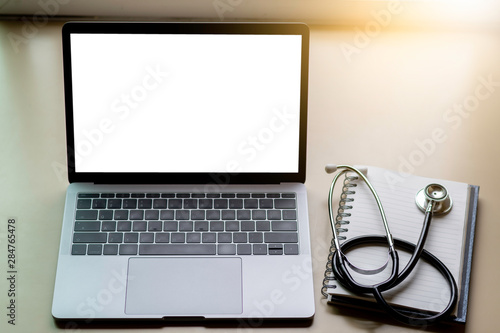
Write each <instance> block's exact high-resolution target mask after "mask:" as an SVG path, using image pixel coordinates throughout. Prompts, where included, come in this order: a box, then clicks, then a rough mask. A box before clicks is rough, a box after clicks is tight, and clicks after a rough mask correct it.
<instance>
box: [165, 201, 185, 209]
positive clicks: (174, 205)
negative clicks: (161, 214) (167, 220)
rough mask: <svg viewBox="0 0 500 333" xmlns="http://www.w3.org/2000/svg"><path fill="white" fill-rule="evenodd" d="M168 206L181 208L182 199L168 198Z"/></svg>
mask: <svg viewBox="0 0 500 333" xmlns="http://www.w3.org/2000/svg"><path fill="white" fill-rule="evenodd" d="M168 208H170V209H180V208H182V199H170V200H168Z"/></svg>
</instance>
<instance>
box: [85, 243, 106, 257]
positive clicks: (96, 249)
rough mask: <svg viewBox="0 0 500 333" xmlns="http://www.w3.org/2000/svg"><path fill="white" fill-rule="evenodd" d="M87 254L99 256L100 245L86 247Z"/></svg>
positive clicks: (100, 251)
mask: <svg viewBox="0 0 500 333" xmlns="http://www.w3.org/2000/svg"><path fill="white" fill-rule="evenodd" d="M87 254H88V255H93V256H100V255H101V254H102V244H89V246H88V247H87Z"/></svg>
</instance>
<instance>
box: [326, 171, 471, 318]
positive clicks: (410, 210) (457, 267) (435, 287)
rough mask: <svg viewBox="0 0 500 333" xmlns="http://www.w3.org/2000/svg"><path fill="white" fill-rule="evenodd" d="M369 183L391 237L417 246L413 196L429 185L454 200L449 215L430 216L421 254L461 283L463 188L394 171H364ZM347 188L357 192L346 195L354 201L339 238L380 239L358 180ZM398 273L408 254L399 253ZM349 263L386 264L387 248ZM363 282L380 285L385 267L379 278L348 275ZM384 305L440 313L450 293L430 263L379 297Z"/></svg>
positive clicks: (360, 252)
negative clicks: (425, 252)
mask: <svg viewBox="0 0 500 333" xmlns="http://www.w3.org/2000/svg"><path fill="white" fill-rule="evenodd" d="M368 179H369V180H370V181H371V182H372V184H373V186H374V188H375V190H376V191H377V193H378V194H379V196H380V198H381V201H382V205H383V206H384V209H385V212H386V215H387V221H388V223H389V228H390V231H391V233H392V235H393V237H394V238H399V239H403V240H407V241H410V242H412V243H414V244H415V243H416V242H417V241H418V238H419V236H420V232H421V229H422V224H423V219H424V213H423V212H422V211H420V210H419V209H418V207H417V206H416V204H415V194H416V193H417V192H418V191H419V190H420V189H422V188H424V187H425V186H426V185H427V184H429V183H440V184H442V185H444V186H445V187H446V188H447V189H448V192H449V194H450V196H451V198H452V200H453V208H452V210H451V211H450V212H449V213H448V214H446V215H444V216H434V217H433V219H432V222H431V226H430V230H429V234H428V237H427V242H426V244H425V247H424V248H425V249H426V250H428V251H430V252H431V253H432V254H434V255H435V256H437V257H438V258H439V259H440V260H441V261H443V263H444V264H445V265H446V266H447V267H448V269H449V270H450V271H451V273H452V274H453V276H454V278H455V281H460V280H459V279H460V272H461V264H462V252H463V242H464V234H465V219H466V209H467V195H468V194H467V193H468V185H467V184H464V183H457V182H450V181H443V180H437V179H430V178H424V177H417V176H407V177H402V176H401V175H400V174H398V173H397V172H393V171H388V170H385V169H380V168H375V167H369V168H368ZM355 182H356V183H357V184H358V185H357V187H354V188H352V189H353V190H354V191H355V192H356V193H355V194H352V195H349V197H351V198H353V199H354V201H353V202H352V203H351V205H352V206H353V208H352V209H350V210H346V212H349V213H351V216H350V217H346V218H344V220H349V221H350V223H349V224H348V225H346V226H345V227H346V228H347V229H348V230H347V232H345V233H342V234H341V235H344V236H346V237H347V239H349V238H352V237H356V236H361V235H385V230H384V227H383V223H382V219H381V217H380V212H379V210H378V207H377V204H376V202H375V200H374V198H373V195H372V194H371V192H370V190H369V189H368V187H367V186H366V185H365V184H364V183H363V182H362V181H361V180H357V181H355ZM398 254H399V257H400V271H401V270H402V269H403V268H404V267H405V265H406V263H407V262H408V260H409V258H410V254H409V253H406V252H403V251H402V250H400V251H398ZM347 257H348V258H349V260H350V261H351V262H352V263H353V264H355V265H356V266H358V267H361V268H368V269H369V268H372V269H373V268H377V267H380V266H381V265H383V264H384V262H385V261H386V260H387V259H388V255H387V247H386V246H385V247H375V248H373V247H370V248H361V249H356V250H353V251H350V252H349V254H348V256H347ZM351 273H352V275H353V277H354V278H355V279H356V280H357V281H359V282H362V283H366V284H373V283H377V282H381V281H384V280H385V279H386V278H387V277H388V276H389V274H390V264H389V266H388V267H387V269H386V270H385V271H384V272H382V273H380V274H379V275H362V274H359V273H356V272H352V271H351ZM336 284H337V288H336V289H329V290H328V292H329V293H331V294H349V292H348V291H346V290H344V289H343V288H342V287H341V286H338V283H336ZM383 295H384V297H385V298H386V300H387V301H389V302H391V303H393V304H398V305H402V306H408V307H412V308H418V309H425V310H428V311H434V312H440V311H441V310H442V309H443V308H444V307H445V306H446V304H447V303H448V301H449V296H450V291H449V287H448V284H447V282H446V280H444V278H443V277H442V276H441V274H440V273H439V272H438V271H437V270H435V269H434V268H432V266H430V265H429V264H427V263H425V262H423V261H420V262H419V263H418V264H417V266H416V267H415V269H414V271H413V273H412V274H411V275H410V276H409V277H408V278H407V279H406V281H405V282H403V283H402V284H401V285H399V286H397V287H396V288H394V289H392V290H390V291H387V292H384V293H383Z"/></svg>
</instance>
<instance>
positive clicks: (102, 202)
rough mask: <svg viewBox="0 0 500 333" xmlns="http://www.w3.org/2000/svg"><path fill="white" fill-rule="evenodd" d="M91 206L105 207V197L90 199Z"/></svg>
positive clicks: (95, 207) (96, 207)
mask: <svg viewBox="0 0 500 333" xmlns="http://www.w3.org/2000/svg"><path fill="white" fill-rule="evenodd" d="M92 208H94V209H101V208H106V199H94V200H93V201H92Z"/></svg>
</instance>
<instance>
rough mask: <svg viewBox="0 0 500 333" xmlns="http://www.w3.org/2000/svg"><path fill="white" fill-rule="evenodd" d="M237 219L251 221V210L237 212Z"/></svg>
mask: <svg viewBox="0 0 500 333" xmlns="http://www.w3.org/2000/svg"><path fill="white" fill-rule="evenodd" d="M236 218H237V219H238V220H250V211H249V210H238V211H236Z"/></svg>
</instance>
